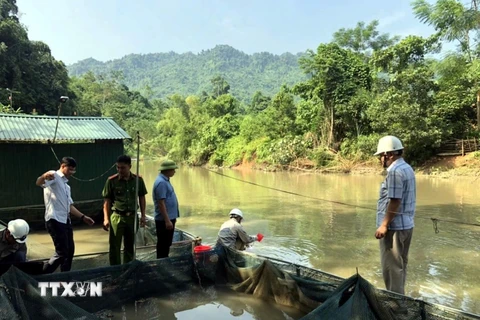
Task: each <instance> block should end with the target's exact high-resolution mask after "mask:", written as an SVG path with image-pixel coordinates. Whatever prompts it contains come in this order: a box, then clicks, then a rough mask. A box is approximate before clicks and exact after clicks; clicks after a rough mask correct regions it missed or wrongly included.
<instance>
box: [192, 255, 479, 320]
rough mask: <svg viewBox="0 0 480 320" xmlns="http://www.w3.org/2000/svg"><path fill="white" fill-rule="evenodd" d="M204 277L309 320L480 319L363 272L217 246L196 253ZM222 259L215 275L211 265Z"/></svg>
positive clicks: (303, 319) (198, 265)
mask: <svg viewBox="0 0 480 320" xmlns="http://www.w3.org/2000/svg"><path fill="white" fill-rule="evenodd" d="M196 261H197V269H198V270H200V271H201V274H202V276H203V277H205V280H209V281H213V282H215V283H217V284H230V286H231V288H233V289H234V290H236V291H238V292H243V293H250V294H253V295H255V296H257V297H259V298H262V299H269V300H273V301H275V302H276V303H279V304H283V305H286V306H291V307H294V308H297V309H299V310H302V311H304V312H305V313H307V315H306V316H304V317H303V318H302V320H311V319H339V320H340V319H342V320H343V319H344V320H347V319H382V320H383V319H385V320H390V319H400V320H403V319H405V320H406V319H432V320H433V319H480V316H478V315H473V314H469V313H466V312H462V311H460V310H456V309H452V308H448V307H444V306H440V305H436V304H431V303H427V302H424V301H422V300H416V299H413V298H410V297H406V296H402V295H399V294H396V293H393V292H389V291H385V290H380V289H377V288H374V287H373V286H372V285H371V284H370V283H369V282H368V281H367V280H365V279H364V278H362V277H361V276H360V275H359V274H356V275H353V276H352V277H350V278H349V279H343V278H340V277H337V276H334V275H331V274H328V273H325V272H323V271H320V270H315V269H311V268H308V267H303V266H298V265H295V264H292V263H288V262H284V261H280V260H277V259H272V258H264V257H260V256H257V255H253V254H250V253H247V252H241V251H237V250H231V249H228V248H223V247H217V248H215V250H214V251H211V252H207V253H204V254H202V255H201V256H200V257H198V255H197V257H196ZM214 261H218V263H217V265H218V268H217V269H216V271H215V273H214V272H213V271H212V268H211V267H210V266H211V265H212V264H214Z"/></svg>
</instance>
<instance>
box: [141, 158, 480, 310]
mask: <svg viewBox="0 0 480 320" xmlns="http://www.w3.org/2000/svg"><path fill="white" fill-rule="evenodd" d="M158 167H159V164H158V163H156V162H146V163H142V165H141V169H140V173H141V175H142V176H143V177H144V179H145V182H146V185H147V189H148V190H149V192H151V187H152V185H153V181H154V180H155V178H156V176H157V174H158ZM218 173H220V174H218ZM229 177H231V178H229ZM232 178H234V179H232ZM382 180H383V177H382V176H380V175H374V176H365V175H357V176H356V175H318V174H311V173H303V172H263V171H257V170H220V171H216V172H212V171H208V170H206V169H203V168H188V167H183V168H180V169H179V170H177V173H176V174H175V176H174V177H173V178H172V179H171V182H172V184H173V186H174V188H175V192H176V194H177V196H178V200H179V203H180V212H181V213H180V214H181V216H180V218H179V219H178V222H177V226H178V228H181V229H184V230H186V231H189V232H191V233H193V234H195V235H199V236H201V237H202V238H203V240H204V242H206V243H210V244H213V243H214V242H215V240H216V235H217V232H218V228H219V227H220V225H221V224H222V222H224V221H225V220H227V219H228V213H229V211H230V209H232V208H234V207H238V208H240V209H241V210H242V211H243V212H244V215H245V221H244V222H243V225H244V227H245V229H246V230H247V232H249V233H250V234H256V233H258V232H260V233H262V234H264V235H265V239H264V240H263V241H262V242H260V243H258V242H257V243H255V245H254V247H253V250H254V251H255V252H257V253H261V254H263V255H267V256H271V257H275V258H280V259H284V260H289V261H291V262H294V263H297V264H301V265H305V266H310V267H313V268H318V269H321V270H324V271H326V272H330V273H334V274H337V275H339V276H342V277H349V276H351V275H352V274H354V273H355V272H356V268H358V271H359V273H360V274H361V275H362V276H364V277H365V278H366V279H367V280H369V281H370V282H372V284H374V285H375V286H378V287H382V288H383V287H384V284H383V280H382V277H381V270H380V260H379V249H378V240H376V239H375V237H374V234H375V229H376V228H375V207H376V201H377V199H378V189H379V186H380V183H381V182H382ZM244 181H245V182H244ZM246 182H249V183H246ZM479 183H480V181H476V180H475V178H455V179H440V178H429V177H421V176H419V177H417V213H416V214H417V219H416V222H415V224H416V226H415V229H414V235H413V240H412V245H411V249H410V254H409V269H408V278H407V289H406V290H407V292H406V293H407V294H408V295H410V296H413V297H416V298H423V299H424V300H426V301H429V302H434V303H440V304H444V305H447V306H451V307H455V308H460V309H463V310H465V311H469V312H474V313H480V278H477V274H476V273H477V271H478V270H479V268H478V261H479V255H480V241H479V240H480V228H479V227H475V226H468V225H459V224H452V223H447V222H442V221H439V222H438V224H437V227H438V231H439V232H438V233H435V231H434V227H433V222H432V221H431V220H430V219H429V218H432V217H433V218H438V219H448V220H455V221H462V222H467V223H480V212H479V211H480V210H478V209H479V205H480V197H479V196H480V190H479V188H478V184H479ZM255 184H256V185H255ZM270 188H274V189H277V190H273V189H270ZM279 190H283V191H287V192H290V193H285V192H281V191H279ZM341 203H344V204H346V205H343V204H341ZM147 205H148V211H151V210H153V209H152V199H151V195H149V196H148V198H147Z"/></svg>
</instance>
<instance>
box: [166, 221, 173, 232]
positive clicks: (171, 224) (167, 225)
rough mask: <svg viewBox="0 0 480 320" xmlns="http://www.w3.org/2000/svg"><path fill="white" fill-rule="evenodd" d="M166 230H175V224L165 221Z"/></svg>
mask: <svg viewBox="0 0 480 320" xmlns="http://www.w3.org/2000/svg"><path fill="white" fill-rule="evenodd" d="M165 229H167V230H172V229H173V223H172V221H170V220H167V221H165Z"/></svg>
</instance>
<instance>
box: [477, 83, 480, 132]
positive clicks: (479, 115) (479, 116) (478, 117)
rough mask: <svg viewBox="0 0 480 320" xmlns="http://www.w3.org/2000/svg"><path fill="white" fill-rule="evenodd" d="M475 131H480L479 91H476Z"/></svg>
mask: <svg viewBox="0 0 480 320" xmlns="http://www.w3.org/2000/svg"><path fill="white" fill-rule="evenodd" d="M477 130H478V131H480V90H479V91H477Z"/></svg>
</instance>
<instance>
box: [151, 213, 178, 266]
mask: <svg viewBox="0 0 480 320" xmlns="http://www.w3.org/2000/svg"><path fill="white" fill-rule="evenodd" d="M170 221H172V224H173V228H172V230H167V228H166V227H165V221H161V220H155V226H156V229H157V259H160V258H166V257H168V254H169V253H170V246H171V245H172V241H173V233H174V232H175V222H177V219H173V220H170Z"/></svg>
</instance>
